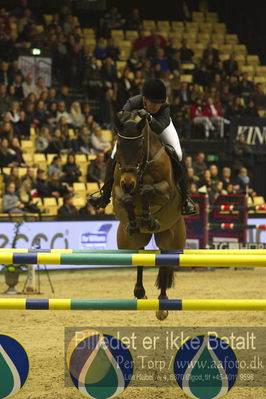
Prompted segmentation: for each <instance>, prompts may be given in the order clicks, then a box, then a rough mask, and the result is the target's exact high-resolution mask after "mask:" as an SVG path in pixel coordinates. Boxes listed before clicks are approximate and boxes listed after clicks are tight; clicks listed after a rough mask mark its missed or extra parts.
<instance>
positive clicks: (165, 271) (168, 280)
mask: <svg viewBox="0 0 266 399" xmlns="http://www.w3.org/2000/svg"><path fill="white" fill-rule="evenodd" d="M173 283H174V268H173V266H161V267H160V268H159V272H158V276H157V280H156V287H157V288H159V289H160V291H161V292H160V295H159V297H158V299H168V296H167V293H166V290H167V288H171V287H172V286H173ZM167 316H168V310H158V311H157V312H156V317H157V319H159V320H165V319H166V317H167Z"/></svg>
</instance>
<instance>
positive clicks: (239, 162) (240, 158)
mask: <svg viewBox="0 0 266 399" xmlns="http://www.w3.org/2000/svg"><path fill="white" fill-rule="evenodd" d="M233 153H234V164H233V165H234V169H235V170H238V171H239V170H240V168H242V167H243V166H245V167H246V168H248V169H253V167H254V157H253V151H252V148H251V146H250V145H249V144H248V143H247V142H246V138H245V136H244V135H243V134H240V135H239V136H238V137H237V139H236V142H235V144H234V145H233Z"/></svg>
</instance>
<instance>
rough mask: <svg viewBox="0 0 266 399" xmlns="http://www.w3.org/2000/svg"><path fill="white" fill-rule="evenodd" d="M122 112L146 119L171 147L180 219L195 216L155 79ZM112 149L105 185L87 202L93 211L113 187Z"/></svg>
mask: <svg viewBox="0 0 266 399" xmlns="http://www.w3.org/2000/svg"><path fill="white" fill-rule="evenodd" d="M122 110H123V111H133V110H139V112H138V114H139V115H140V116H141V117H144V116H145V117H146V118H147V120H148V122H149V124H150V127H151V129H152V131H153V132H154V133H156V134H158V135H159V137H160V139H161V141H162V142H163V143H164V144H167V145H169V146H171V147H168V151H169V149H171V150H170V155H171V158H172V159H173V162H172V164H173V167H174V172H175V173H174V174H175V176H178V174H179V175H180V174H181V177H180V180H179V182H178V185H179V188H180V191H181V195H182V215H187V216H188V215H190V216H191V215H195V214H197V213H198V211H197V208H196V206H195V204H194V202H193V201H192V199H191V198H190V197H189V190H188V178H187V171H186V166H185V163H184V161H183V159H182V150H181V146H180V142H179V138H178V134H177V132H176V130H175V127H174V125H173V122H172V120H171V118H170V106H169V104H167V103H166V87H165V85H164V83H163V82H162V81H161V80H159V79H149V80H147V81H146V82H145V83H144V85H143V94H142V95H141V94H139V95H137V96H134V97H131V98H129V99H128V101H127V102H126V104H125V105H124V107H123V109H122ZM115 152H116V145H115V147H114V150H113V152H112V155H111V159H110V160H109V162H108V165H107V169H106V177H105V183H104V185H103V187H102V189H101V195H100V196H98V197H90V198H89V202H90V203H91V205H92V206H93V207H94V208H105V207H106V206H107V205H108V204H109V202H110V197H111V192H112V186H113V175H114V169H115V165H116V161H115Z"/></svg>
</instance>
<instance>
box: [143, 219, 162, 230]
mask: <svg viewBox="0 0 266 399" xmlns="http://www.w3.org/2000/svg"><path fill="white" fill-rule="evenodd" d="M140 224H141V227H142V228H143V229H146V230H148V231H157V230H159V229H160V227H161V225H160V223H159V222H158V220H157V219H153V218H149V219H141V221H140Z"/></svg>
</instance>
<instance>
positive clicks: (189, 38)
mask: <svg viewBox="0 0 266 399" xmlns="http://www.w3.org/2000/svg"><path fill="white" fill-rule="evenodd" d="M183 39H186V40H187V41H191V42H196V41H197V34H196V33H192V32H185V33H184V34H183Z"/></svg>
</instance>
